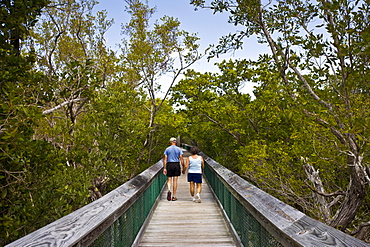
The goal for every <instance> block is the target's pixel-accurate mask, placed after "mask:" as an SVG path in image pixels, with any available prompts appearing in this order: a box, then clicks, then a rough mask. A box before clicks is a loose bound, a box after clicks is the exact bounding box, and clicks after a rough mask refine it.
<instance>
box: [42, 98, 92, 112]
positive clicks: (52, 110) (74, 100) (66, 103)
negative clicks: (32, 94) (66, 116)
mask: <svg viewBox="0 0 370 247" xmlns="http://www.w3.org/2000/svg"><path fill="white" fill-rule="evenodd" d="M82 100H86V99H81V98H79V99H71V100H68V101H66V102H63V103H62V104H60V105H57V106H56V107H53V108H51V109H49V110H45V111H43V112H42V115H47V114H50V113H52V112H54V111H56V110H58V109H60V108H62V107H63V106H65V105H68V104H70V103H73V102H77V101H82Z"/></svg>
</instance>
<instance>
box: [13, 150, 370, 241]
mask: <svg viewBox="0 0 370 247" xmlns="http://www.w3.org/2000/svg"><path fill="white" fill-rule="evenodd" d="M189 147H190V146H189V145H188V146H187V148H189ZM202 156H203V157H204V158H205V161H206V166H205V178H206V179H207V181H208V183H209V186H210V188H211V189H212V191H213V193H214V194H215V196H216V197H217V199H218V203H219V204H220V206H221V208H222V211H223V213H224V214H225V215H226V216H227V219H226V221H227V222H230V229H231V230H232V231H233V232H234V233H235V234H234V235H235V236H236V237H235V238H236V239H237V241H236V242H237V245H238V246H245V247H247V246H248V247H276V246H278V247H280V246H300V247H302V246H309V247H311V246H312V247H318V246H320V247H324V246H333V247H334V246H349V247H360V246H361V247H365V246H370V245H368V244H366V243H364V242H362V241H360V240H358V239H356V238H354V237H351V236H349V235H347V234H345V233H343V232H341V231H339V230H337V229H334V228H332V227H330V226H327V225H325V224H324V223H322V222H319V221H317V220H314V219H312V218H310V217H308V216H307V215H305V214H303V213H302V212H299V211H298V210H296V209H294V208H292V207H290V206H289V205H287V204H285V203H283V202H281V201H280V200H278V199H276V198H274V197H273V196H271V195H269V194H267V193H266V192H264V191H262V190H260V189H258V188H257V187H255V186H253V185H251V184H250V183H248V182H247V181H245V180H244V179H242V178H241V177H239V176H238V175H236V174H235V173H233V172H231V171H230V170H228V169H226V168H225V167H223V166H222V165H220V164H219V163H217V162H216V161H214V160H212V159H211V158H209V157H208V156H206V155H204V154H202ZM162 168H163V162H162V160H161V161H159V162H157V163H156V164H155V165H153V166H151V167H150V168H148V169H147V170H145V171H144V172H142V173H140V174H139V175H138V176H136V177H135V178H133V179H131V180H130V181H128V182H127V183H125V184H123V185H121V186H120V187H118V188H116V189H115V190H113V191H111V192H110V193H108V194H107V195H105V196H104V197H102V198H100V199H99V200H97V201H94V202H92V203H90V204H88V205H86V206H85V207H82V208H80V209H78V210H76V211H74V212H73V213H71V214H69V215H66V216H64V217H63V218H61V219H59V220H57V221H54V222H52V223H50V224H49V225H47V226H45V227H43V228H40V229H39V230H36V231H35V232H33V233H31V234H29V235H27V236H25V237H23V238H20V239H18V240H16V241H14V242H13V243H10V244H9V245H7V246H6V247H18V246H22V247H31V246H32V247H34V246H58V247H65V246H93V247H94V246H99V247H100V246H104V247H116V246H117V247H118V246H136V244H138V242H139V241H140V238H141V236H142V234H143V233H144V231H145V227H146V225H147V224H146V223H147V221H148V220H149V219H150V215H151V214H152V212H153V210H154V209H155V208H156V207H155V206H156V203H157V202H158V198H159V196H160V194H161V192H162V189H163V188H164V184H165V182H166V176H164V175H163V173H162V172H161V171H162Z"/></svg>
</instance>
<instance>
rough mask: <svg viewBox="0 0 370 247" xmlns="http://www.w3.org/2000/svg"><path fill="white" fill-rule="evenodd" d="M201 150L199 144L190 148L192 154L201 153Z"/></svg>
mask: <svg viewBox="0 0 370 247" xmlns="http://www.w3.org/2000/svg"><path fill="white" fill-rule="evenodd" d="M199 152H200V150H199V148H198V147H197V146H192V147H191V149H190V153H191V154H193V155H194V154H199Z"/></svg>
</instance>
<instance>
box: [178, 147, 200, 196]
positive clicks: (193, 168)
mask: <svg viewBox="0 0 370 247" xmlns="http://www.w3.org/2000/svg"><path fill="white" fill-rule="evenodd" d="M199 152H200V150H199V148H197V147H195V146H193V147H192V148H191V149H190V153H191V154H192V155H191V156H189V158H188V159H187V160H186V164H185V170H186V169H188V182H190V194H191V197H192V199H193V202H198V203H200V202H201V200H200V193H201V192H202V174H203V170H204V159H203V157H202V156H200V155H199ZM185 170H184V171H183V173H185ZM195 184H196V190H197V191H196V192H197V193H196V195H195V197H194V188H195Z"/></svg>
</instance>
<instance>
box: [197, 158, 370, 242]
mask: <svg viewBox="0 0 370 247" xmlns="http://www.w3.org/2000/svg"><path fill="white" fill-rule="evenodd" d="M201 155H202V156H203V157H204V159H205V163H206V173H205V175H206V178H207V181H208V182H209V184H210V186H211V187H212V189H213V191H214V192H215V194H216V196H217V197H218V200H219V201H220V203H221V205H222V206H223V207H224V208H223V209H224V210H225V211H226V214H227V215H228V217H229V220H230V221H231V223H232V224H233V226H234V228H235V229H236V231H237V232H238V234H240V233H241V232H246V229H245V228H247V227H246V226H245V224H246V222H245V221H246V220H245V219H242V212H241V210H240V209H239V208H236V204H239V205H240V207H242V208H244V209H246V210H245V211H246V212H245V213H244V214H248V215H251V216H253V218H254V219H253V220H257V221H258V223H259V224H260V225H261V226H262V227H263V228H264V229H266V230H267V232H268V234H271V235H272V236H273V237H274V238H275V239H276V240H277V241H278V243H273V244H271V243H269V246H281V245H282V246H309V247H311V246H312V247H314V246H315V247H324V246H349V247H366V246H370V245H368V244H367V243H365V242H363V241H361V240H359V239H357V238H354V237H352V236H350V235H348V234H345V233H344V232H342V231H339V230H337V229H335V228H333V227H330V226H328V225H326V224H324V223H322V222H320V221H317V220H315V219H312V218H310V217H309V216H307V215H305V214H304V213H302V212H300V211H298V210H296V209H295V208H293V207H291V206H289V205H287V204H285V203H283V202H282V201H280V200H278V199H277V198H275V197H273V196H271V195H269V194H267V193H266V192H264V191H262V190H260V189H258V188H257V187H255V186H253V185H252V184H250V183H248V182H247V181H245V180H244V179H243V178H241V177H240V176H238V175H237V174H235V173H233V172H231V171H230V170H228V169H227V168H225V167H223V166H222V165H220V164H219V163H217V162H216V161H214V160H213V159H211V158H210V157H208V156H207V155H205V154H203V153H201ZM207 173H208V175H207ZM209 173H214V174H209ZM215 180H217V181H215ZM220 183H221V185H220ZM221 186H224V187H226V188H227V190H228V191H227V193H224V192H220V191H221V190H222V189H220V187H221ZM229 192H230V193H229ZM230 197H233V199H235V200H234V201H233V202H232V203H231V201H232V200H231V198H230ZM235 201H236V202H235ZM246 218H248V217H246ZM250 218H251V217H250ZM238 224H241V225H242V226H241V228H242V229H240V228H239V229H238V226H237V225H238ZM252 231H253V230H250V231H249V232H248V234H250V233H251V232H252ZM241 235H243V234H241ZM246 235H247V234H246ZM257 235H260V234H257ZM239 237H240V239H241V241H242V243H243V244H244V246H250V241H251V240H250V238H249V236H240V235H239ZM258 237H260V238H261V236H258ZM246 239H247V240H246ZM243 240H246V241H244V242H243ZM253 246H254V245H253ZM257 246H260V245H257ZM261 246H263V245H261Z"/></svg>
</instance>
